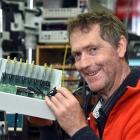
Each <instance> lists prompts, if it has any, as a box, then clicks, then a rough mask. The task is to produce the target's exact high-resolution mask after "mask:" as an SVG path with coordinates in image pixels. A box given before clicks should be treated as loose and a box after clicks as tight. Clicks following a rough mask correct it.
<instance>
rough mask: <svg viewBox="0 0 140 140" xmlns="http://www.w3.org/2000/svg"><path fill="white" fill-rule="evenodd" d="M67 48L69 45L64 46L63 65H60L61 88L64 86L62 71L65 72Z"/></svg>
mask: <svg viewBox="0 0 140 140" xmlns="http://www.w3.org/2000/svg"><path fill="white" fill-rule="evenodd" d="M68 47H69V45H68V44H66V45H65V52H64V57H63V65H62V86H64V80H65V76H64V71H65V65H66V57H67V53H68Z"/></svg>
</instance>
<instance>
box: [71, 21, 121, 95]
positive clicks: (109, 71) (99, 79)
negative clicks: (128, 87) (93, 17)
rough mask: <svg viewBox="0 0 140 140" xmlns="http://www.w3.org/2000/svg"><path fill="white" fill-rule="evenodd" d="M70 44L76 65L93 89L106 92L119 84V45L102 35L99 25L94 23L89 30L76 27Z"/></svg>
mask: <svg viewBox="0 0 140 140" xmlns="http://www.w3.org/2000/svg"><path fill="white" fill-rule="evenodd" d="M70 45H71V49H72V53H73V56H74V58H75V67H76V69H77V70H78V71H79V72H80V73H81V75H82V76H83V78H84V79H85V80H86V82H87V83H88V85H89V88H90V89H91V90H92V91H94V92H101V93H104V92H107V91H110V90H111V89H112V88H113V87H114V86H115V85H116V84H117V81H119V80H117V79H119V78H120V77H119V72H120V70H121V58H120V57H119V54H118V53H119V52H118V51H117V47H113V46H112V45H111V44H110V43H109V42H107V41H105V40H103V39H102V38H101V37H100V27H99V25H97V24H95V25H93V26H92V27H91V29H90V31H88V32H86V31H85V32H81V31H80V29H78V28H77V29H75V30H74V31H73V32H72V33H71V35H70Z"/></svg>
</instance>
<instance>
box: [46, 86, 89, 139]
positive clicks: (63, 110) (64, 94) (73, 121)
mask: <svg viewBox="0 0 140 140" xmlns="http://www.w3.org/2000/svg"><path fill="white" fill-rule="evenodd" d="M45 100H46V103H47V105H48V106H49V107H50V108H51V110H52V111H53V112H54V114H55V116H56V118H57V121H58V123H59V124H60V126H61V127H62V128H63V129H64V130H65V131H66V132H67V133H68V134H69V135H70V136H73V135H74V134H75V133H76V132H77V131H78V130H80V129H81V128H83V127H85V126H87V124H86V119H85V116H84V113H83V110H82V108H81V107H80V104H79V101H78V100H77V99H76V98H75V97H74V96H73V95H72V93H71V92H70V91H69V90H67V89H66V88H63V87H62V88H59V89H57V94H56V95H55V96H52V97H51V98H49V97H47V96H46V98H45Z"/></svg>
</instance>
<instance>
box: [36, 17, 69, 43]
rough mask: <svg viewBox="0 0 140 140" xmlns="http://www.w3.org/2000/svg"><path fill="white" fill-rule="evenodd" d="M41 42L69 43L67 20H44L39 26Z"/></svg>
mask: <svg viewBox="0 0 140 140" xmlns="http://www.w3.org/2000/svg"><path fill="white" fill-rule="evenodd" d="M39 43H53V44H54V43H68V35H67V25H66V21H65V20H49V21H44V22H42V23H41V24H40V27H39Z"/></svg>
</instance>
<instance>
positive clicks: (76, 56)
mask: <svg viewBox="0 0 140 140" xmlns="http://www.w3.org/2000/svg"><path fill="white" fill-rule="evenodd" d="M73 56H74V59H75V61H78V60H80V57H81V54H80V53H75V54H74V55H73Z"/></svg>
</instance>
